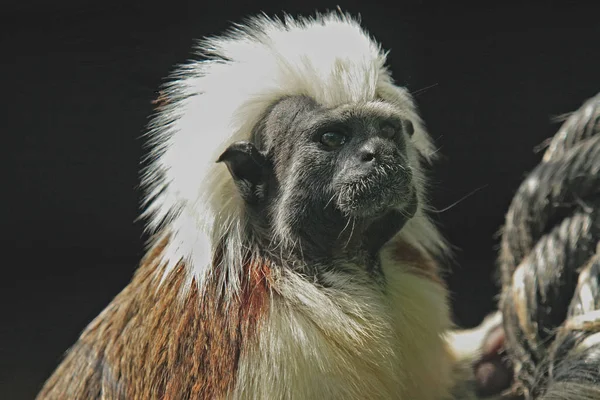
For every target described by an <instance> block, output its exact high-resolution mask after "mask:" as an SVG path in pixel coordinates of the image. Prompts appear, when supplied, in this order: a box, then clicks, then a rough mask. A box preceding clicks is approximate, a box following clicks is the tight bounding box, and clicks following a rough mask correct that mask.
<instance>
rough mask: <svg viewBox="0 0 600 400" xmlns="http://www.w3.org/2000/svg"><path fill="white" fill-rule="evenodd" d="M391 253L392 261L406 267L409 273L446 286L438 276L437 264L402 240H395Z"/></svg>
mask: <svg viewBox="0 0 600 400" xmlns="http://www.w3.org/2000/svg"><path fill="white" fill-rule="evenodd" d="M393 246H394V247H393V248H392V251H391V256H392V259H393V260H394V261H396V262H398V264H400V265H406V266H407V267H408V268H410V272H411V273H413V274H415V275H417V276H421V277H423V278H427V279H429V280H431V281H433V282H436V283H438V284H440V285H442V286H444V287H445V286H446V284H445V282H444V280H443V279H442V278H441V277H440V275H439V270H438V266H437V263H436V262H435V261H434V260H432V259H431V258H430V257H428V256H427V255H426V254H425V253H423V252H422V251H420V250H419V249H417V248H416V247H415V246H413V245H411V244H410V243H408V242H406V241H404V240H399V239H397V240H395V241H394V242H393Z"/></svg>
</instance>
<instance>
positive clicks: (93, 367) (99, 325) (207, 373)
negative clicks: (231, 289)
mask: <svg viewBox="0 0 600 400" xmlns="http://www.w3.org/2000/svg"><path fill="white" fill-rule="evenodd" d="M164 246H165V243H164V242H163V243H162V244H160V245H159V246H157V247H156V248H155V249H154V250H153V251H152V252H151V253H150V254H149V255H148V257H147V258H146V259H145V260H144V261H143V262H142V264H141V266H140V268H139V269H138V271H137V272H136V274H135V276H134V278H133V280H132V282H131V283H130V284H129V285H128V286H127V287H126V288H125V289H124V290H123V291H122V292H121V293H120V294H119V295H117V296H116V297H115V299H114V300H113V301H112V302H111V304H110V305H109V306H108V307H107V308H106V309H105V310H104V311H103V312H102V313H101V314H100V315H99V316H98V317H97V318H96V319H95V320H94V321H93V322H92V323H91V324H90V325H89V326H88V327H87V328H86V329H85V331H84V332H83V333H82V335H81V337H80V339H79V340H78V342H77V343H76V344H75V345H74V346H73V348H72V349H71V350H70V351H69V352H68V354H67V356H66V358H65V359H64V361H63V362H62V363H61V365H60V366H59V367H58V368H57V370H56V371H55V372H54V374H53V375H52V376H51V377H50V379H49V380H48V381H47V382H46V384H45V386H44V387H43V389H42V391H41V393H40V394H39V395H38V399H39V400H42V399H60V400H63V399H86V400H87V399H155V398H160V399H215V398H223V397H224V396H225V394H226V393H227V391H228V390H230V389H231V388H232V387H233V385H234V384H235V377H236V370H237V364H238V360H239V358H240V355H241V354H242V352H244V351H245V349H246V348H247V346H248V344H249V343H250V342H252V341H253V338H254V334H255V332H256V329H257V326H258V325H259V324H260V323H261V320H262V317H263V316H264V315H265V313H266V312H267V311H268V307H269V296H270V285H269V279H270V278H269V276H270V275H269V268H268V267H267V266H265V265H263V264H262V263H260V262H256V261H252V262H248V264H247V265H248V268H247V270H246V272H247V273H246V274H244V276H242V277H240V279H241V281H242V287H243V289H242V292H241V295H240V296H239V297H238V298H234V299H230V300H229V301H226V300H225V297H224V296H223V293H219V289H218V288H217V286H218V285H217V284H216V282H215V279H216V278H217V276H216V274H217V272H214V274H215V275H214V276H213V277H211V278H209V282H207V283H208V284H207V285H206V287H207V288H208V290H207V291H205V292H204V293H203V294H202V297H200V296H199V293H198V288H197V285H196V284H195V283H194V282H191V283H189V284H190V285H191V286H190V289H189V291H187V292H183V293H185V295H182V289H183V285H185V284H186V283H187V282H189V281H187V280H186V276H185V268H184V265H182V264H180V265H179V266H178V267H177V268H175V269H174V270H173V272H172V273H170V274H169V275H168V276H167V277H166V279H165V281H164V282H163V283H162V285H160V286H159V282H160V279H161V277H162V273H163V267H162V266H161V265H160V263H159V261H158V259H159V256H160V254H161V251H162V250H163V248H164ZM218 261H219V260H218V259H215V263H218ZM216 265H218V264H216ZM218 270H223V269H222V268H215V271H218ZM210 281H212V282H210Z"/></svg>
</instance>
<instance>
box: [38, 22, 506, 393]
mask: <svg viewBox="0 0 600 400" xmlns="http://www.w3.org/2000/svg"><path fill="white" fill-rule="evenodd" d="M199 53H200V55H201V56H202V57H203V59H202V60H201V61H191V62H189V63H188V64H186V65H184V66H181V67H180V68H179V70H178V71H177V72H176V73H175V74H174V78H173V79H172V81H171V82H170V83H169V84H167V85H166V87H165V88H164V89H163V91H162V92H161V98H160V101H159V110H158V111H157V114H156V116H155V117H154V119H153V121H152V122H151V124H150V127H149V134H148V137H149V140H148V143H149V146H150V151H149V154H148V159H147V161H148V165H147V166H146V167H145V168H144V170H143V172H142V177H141V180H142V185H143V187H144V190H145V201H144V204H143V207H144V211H143V212H142V215H141V217H142V218H144V219H145V221H146V228H147V230H148V232H149V236H150V237H151V240H150V242H149V244H148V250H147V253H146V254H145V256H144V257H143V259H142V260H141V262H140V266H139V268H138V269H137V270H136V272H135V274H134V276H133V278H132V280H131V282H130V283H129V284H128V285H127V286H126V287H125V288H124V289H123V291H122V292H121V293H119V294H118V295H117V296H116V297H115V298H114V299H113V301H112V302H111V303H110V304H109V305H108V306H107V307H106V309H104V311H102V312H101V313H100V314H99V316H97V317H96V318H95V319H94V320H93V321H92V322H91V323H90V324H89V325H88V326H87V327H86V328H85V330H84V331H83V332H82V334H81V335H80V337H79V339H78V340H77V342H76V343H75V344H74V345H73V347H71V348H70V349H69V351H68V352H67V353H66V355H65V357H64V359H63V360H62V361H61V363H60V364H59V366H58V367H57V369H56V370H55V371H54V373H53V374H52V375H51V376H50V377H49V379H48V380H47V381H46V383H45V384H44V386H43V387H42V389H41V391H40V393H39V395H38V397H37V398H38V399H39V400H46V399H316V398H326V399H400V400H442V399H455V400H458V399H467V400H468V399H477V398H480V396H486V395H488V394H489V395H490V396H499V395H500V392H501V390H500V389H502V388H504V387H505V386H506V385H504V386H503V385H500V386H502V387H501V388H500V389H498V390H496V389H494V390H493V391H492V392H491V393H486V392H485V390H482V389H481V388H478V382H481V381H483V380H485V379H479V381H478V374H477V368H478V367H477V366H478V365H482V364H481V362H485V361H486V360H484V359H483V358H482V354H484V353H485V354H487V355H490V354H491V355H492V356H493V355H495V354H498V346H495V347H492V350H489V351H487V352H486V351H485V346H484V345H485V343H487V342H490V343H497V342H499V341H498V339H497V337H498V335H495V336H494V337H495V338H494V339H491V340H488V339H486V338H489V337H490V336H489V334H490V332H492V331H494V329H497V328H498V327H499V326H500V325H501V321H500V319H499V318H500V317H499V316H498V315H496V316H494V317H493V318H489V319H487V320H486V321H484V323H483V324H482V325H481V326H480V327H478V328H476V329H474V330H471V331H464V332H463V331H458V330H456V329H455V327H454V325H453V323H452V318H451V313H450V306H449V290H448V288H447V287H446V285H445V283H444V280H443V277H442V269H441V267H440V265H442V264H443V262H444V261H445V260H448V258H449V257H450V256H451V251H450V246H449V245H448V243H447V241H446V240H445V239H444V237H443V235H442V234H441V232H440V230H439V229H438V227H437V226H436V225H435V223H434V222H433V221H432V219H431V218H430V217H429V215H428V211H429V209H430V207H429V205H428V194H427V189H428V179H427V173H426V165H427V164H429V163H431V162H432V161H433V160H434V158H435V153H436V152H435V149H434V145H433V142H432V140H431V138H430V137H429V135H428V133H427V132H426V128H425V124H424V122H423V121H422V119H421V117H420V115H419V112H418V110H417V106H416V104H415V101H414V100H413V98H412V96H411V94H410V93H409V91H408V90H407V89H406V88H405V87H402V86H399V85H397V84H395V83H394V80H393V79H392V76H391V73H390V71H389V68H388V66H387V64H386V57H387V53H386V52H384V51H383V50H382V48H381V45H380V44H378V43H377V42H376V41H375V39H373V38H372V37H371V36H370V34H369V33H367V31H366V30H364V29H363V28H362V26H361V24H360V21H359V20H358V19H357V18H354V17H352V16H350V15H349V14H344V13H333V12H330V13H324V14H316V15H315V16H312V17H296V18H293V17H291V16H289V15H286V16H285V17H284V18H283V19H279V18H274V17H268V16H266V15H259V16H255V17H252V18H250V19H248V20H247V21H246V22H245V23H243V24H237V25H235V26H234V27H233V28H232V29H231V30H230V31H228V32H227V33H225V34H223V35H221V36H214V37H209V38H205V39H204V40H203V41H202V42H201V45H200V50H199ZM488 347H489V346H488ZM478 362H479V364H478ZM487 364H490V363H489V362H488V363H487ZM493 369H494V368H493ZM494 370H500V369H498V368H495V369H494ZM493 375H494V374H491V375H490V374H489V373H488V376H493ZM496 375H498V376H500V375H501V374H496ZM488 380H489V379H488ZM493 380H494V379H492V381H493ZM495 380H496V381H497V380H498V379H495ZM480 386H481V385H480ZM484 386H485V385H484ZM489 386H490V385H488V387H489ZM492 386H493V385H492ZM490 398H491V397H490Z"/></svg>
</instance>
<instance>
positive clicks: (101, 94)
mask: <svg viewBox="0 0 600 400" xmlns="http://www.w3.org/2000/svg"><path fill="white" fill-rule="evenodd" d="M594 3H596V4H598V2H592V1H580V2H577V1H562V2H549V1H502V2H485V1H478V2H475V1H451V2H450V1H443V0H438V1H436V0H431V1H427V0H424V1H416V0H405V1H402V0H398V1H395V2H385V3H384V2H379V3H378V2H375V1H369V2H366V1H365V2H359V1H343V0H339V1H337V2H329V1H320V2H316V1H303V2H301V1H289V0H288V1H279V2H277V1H272V2H267V1H254V2H235V1H229V2H225V1H222V2H210V3H207V2H200V1H195V2H192V1H190V2H185V1H181V0H171V1H169V2H160V3H159V2H142V1H138V2H136V1H103V2H92V1H83V0H77V1H75V0H57V1H53V2H47V1H42V0H25V1H22V0H21V1H16V0H10V1H4V2H3V5H2V6H0V46H1V57H0V63H1V66H0V83H1V90H2V93H1V96H0V99H1V100H0V105H1V107H0V110H1V111H0V112H1V113H2V114H1V115H2V117H1V118H0V133H1V135H2V138H1V141H0V147H1V149H2V151H3V154H4V155H3V159H4V160H7V163H6V164H5V165H6V166H7V169H8V174H6V173H5V174H3V176H5V178H4V179H5V180H4V184H3V192H2V193H3V195H2V201H3V204H4V205H3V206H2V207H0V209H1V210H2V213H3V215H2V217H1V218H2V221H3V229H2V230H1V232H2V240H1V243H2V245H3V247H5V249H6V251H5V252H4V254H5V257H4V258H3V262H2V272H3V275H2V279H1V280H0V289H1V290H0V304H2V312H1V314H0V315H2V318H1V319H0V335H1V337H0V398H1V399H31V398H33V397H34V395H35V393H36V392H37V390H38V389H39V387H40V385H41V384H42V382H43V380H44V379H45V378H46V377H47V376H48V375H49V374H50V372H51V371H52V369H53V368H54V367H55V366H56V364H57V363H58V361H59V360H60V358H61V356H62V354H63V352H64V351H65V350H66V349H67V348H68V347H69V346H70V345H71V344H72V343H73V342H74V341H75V340H76V338H77V336H78V334H79V332H80V331H81V330H82V329H83V328H84V327H85V325H86V324H87V323H88V322H89V321H90V320H91V319H92V318H93V317H94V316H96V315H97V314H98V313H99V312H100V311H101V310H102V309H103V308H104V307H105V306H106V305H107V303H108V302H109V301H110V300H111V298H112V297H113V296H114V295H116V294H117V293H118V292H119V291H120V290H121V289H122V288H123V286H124V285H126V284H127V282H128V281H129V279H130V277H131V275H132V273H133V271H134V269H135V268H136V266H137V262H138V260H139V258H140V257H141V256H142V254H143V240H144V237H143V235H142V224H141V223H135V222H134V220H135V218H136V217H137V215H138V204H139V201H140V193H139V192H138V190H137V183H138V169H139V168H138V167H139V160H140V158H141V156H142V154H143V149H142V144H143V140H141V139H140V136H141V135H142V134H143V133H144V132H145V125H146V124H147V122H148V116H149V115H150V113H151V110H152V105H151V100H153V99H154V98H155V97H156V91H157V89H158V88H159V86H160V85H161V83H162V82H164V77H165V76H167V75H168V74H169V72H170V71H171V70H172V67H173V66H174V65H175V64H177V63H181V62H184V61H186V60H187V59H188V58H189V57H190V56H191V52H190V50H191V47H192V45H193V44H194V39H195V38H200V37H202V36H204V35H207V34H215V33H219V32H222V31H223V30H224V29H226V28H227V27H228V26H229V24H230V22H232V21H240V19H241V18H243V17H244V16H247V15H248V14H255V13H257V12H259V11H265V12H266V13H268V14H273V13H277V14H281V12H282V11H286V12H289V13H291V14H297V13H303V14H306V13H312V12H313V10H315V9H318V10H321V11H323V10H326V9H333V8H335V7H336V6H337V5H338V4H339V5H340V6H341V7H342V8H343V9H344V10H346V11H350V12H352V13H354V14H357V13H360V14H361V15H362V20H363V24H364V25H365V26H366V27H367V28H368V29H369V30H370V31H371V33H372V34H373V35H374V36H375V37H377V38H378V39H379V41H380V42H382V44H383V46H384V47H385V48H387V49H391V55H390V63H391V66H392V69H393V71H394V75H395V78H396V80H397V81H398V82H399V83H400V84H404V85H406V86H408V88H409V89H410V90H411V91H412V92H414V93H416V98H417V101H418V103H419V106H420V108H421V111H422V114H423V116H424V119H425V121H426V122H427V124H428V126H429V130H430V132H431V134H432V136H433V137H434V138H435V139H436V141H437V144H438V145H439V146H440V148H441V150H440V151H441V152H442V153H443V154H444V156H445V158H444V159H442V160H441V162H440V163H439V164H438V166H437V169H436V172H435V174H434V180H435V186H434V188H435V190H434V204H435V206H436V207H437V208H438V209H440V210H444V211H442V212H440V213H439V214H437V216H436V218H437V219H438V220H439V221H440V223H441V225H442V227H443V230H444V232H445V233H446V234H447V235H448V237H449V238H450V240H451V242H452V243H453V244H454V245H456V246H457V248H458V251H457V265H455V266H452V273H451V274H450V275H449V277H448V281H449V284H450V288H451V289H452V291H453V305H454V313H455V316H456V320H457V322H458V323H460V324H461V325H463V326H473V325H475V324H477V323H478V322H479V321H480V320H481V318H483V316H484V315H485V314H486V313H488V312H489V311H490V310H492V309H493V307H494V304H495V299H494V296H495V295H496V294H497V287H496V285H495V282H494V278H493V270H494V268H495V261H496V256H497V246H498V236H497V232H498V231H499V229H500V228H501V226H502V224H503V218H504V214H505V212H506V210H507V208H508V206H509V203H510V200H511V198H512V196H513V193H514V192H515V190H516V189H517V187H518V185H519V183H520V181H521V180H522V178H523V177H524V175H525V174H526V173H527V172H528V171H529V170H531V169H532V168H533V167H534V166H535V165H536V164H537V162H538V160H539V158H540V154H539V153H537V154H536V153H535V152H534V148H535V147H536V146H537V145H539V144H540V143H542V142H543V141H544V140H545V139H546V138H548V137H550V136H551V135H552V134H554V133H555V131H556V130H557V129H558V126H559V125H558V124H557V123H556V122H553V118H555V117H556V116H558V115H561V114H563V113H565V112H569V111H574V110H575V109H577V108H578V107H579V106H580V105H581V103H582V102H583V101H584V100H585V99H587V98H589V97H591V96H593V95H594V94H596V93H597V92H598V91H600V68H599V65H600V55H599V51H600V48H599V45H598V43H599V40H600V23H599V22H598V21H599V15H600V6H599V5H594ZM477 189H479V190H477ZM475 190H477V191H476V192H475V193H473V194H471V195H470V196H468V197H466V198H464V199H463V200H462V201H460V202H458V203H457V204H455V205H453V204H454V203H456V202H457V201H458V200H460V199H462V198H463V197H464V196H466V195H468V194H469V193H471V192H473V191H475ZM450 205H453V206H452V207H449V206H450ZM446 209H447V210H446Z"/></svg>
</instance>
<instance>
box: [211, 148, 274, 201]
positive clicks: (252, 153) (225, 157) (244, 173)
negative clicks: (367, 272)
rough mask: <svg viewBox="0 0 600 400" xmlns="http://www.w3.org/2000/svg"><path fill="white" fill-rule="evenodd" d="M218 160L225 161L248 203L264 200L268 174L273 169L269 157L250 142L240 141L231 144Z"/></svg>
mask: <svg viewBox="0 0 600 400" xmlns="http://www.w3.org/2000/svg"><path fill="white" fill-rule="evenodd" d="M217 162H224V163H225V165H227V168H228V169H229V173H231V176H232V177H233V180H234V182H235V184H236V186H237V188H238V190H239V191H240V195H241V196H242V198H243V199H244V200H245V201H246V202H248V203H253V204H254V203H258V202H260V201H262V200H264V197H265V193H266V188H267V181H268V174H269V172H270V170H271V168H270V163H269V160H268V159H267V157H266V156H265V155H264V154H263V153H261V152H260V151H258V149H257V148H256V147H255V146H254V145H253V144H252V143H250V142H247V141H239V142H235V143H233V144H232V145H231V146H229V147H228V148H227V149H226V150H225V151H224V152H223V154H221V156H220V157H219V159H218V160H217Z"/></svg>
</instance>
